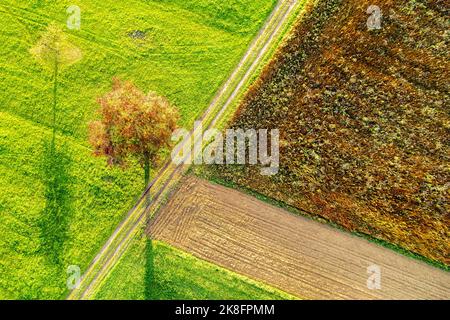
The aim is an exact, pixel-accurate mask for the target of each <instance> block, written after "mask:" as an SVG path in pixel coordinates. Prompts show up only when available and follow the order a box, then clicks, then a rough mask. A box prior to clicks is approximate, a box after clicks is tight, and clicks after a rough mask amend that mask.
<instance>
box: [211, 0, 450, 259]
mask: <svg viewBox="0 0 450 320" xmlns="http://www.w3.org/2000/svg"><path fill="white" fill-rule="evenodd" d="M372 4H373V1H369V0H348V1H340V0H322V1H319V2H318V3H317V4H316V5H315V7H314V9H312V10H310V12H309V13H308V15H307V16H306V17H305V18H304V19H303V20H302V21H301V22H300V23H299V24H298V25H297V26H296V27H295V30H294V31H293V34H292V35H291V37H290V38H289V40H288V41H287V43H286V44H285V45H284V46H283V48H281V49H280V51H279V52H278V54H277V57H276V58H275V59H274V60H273V61H272V62H271V64H270V65H269V66H268V67H267V68H266V69H265V71H264V74H263V75H262V77H261V78H260V79H259V80H258V81H257V82H256V83H255V84H254V85H253V87H252V88H251V89H250V90H249V92H248V93H247V95H246V97H245V99H244V102H243V104H242V105H241V107H240V109H239V111H238V112H237V113H236V115H235V117H234V119H233V120H232V123H231V127H233V128H243V129H245V128H268V129H271V128H279V129H280V172H279V174H278V175H276V176H273V177H267V176H261V175H260V174H258V171H257V170H259V168H256V167H249V166H246V167H244V166H217V167H214V169H213V170H214V174H216V175H218V176H219V177H221V178H225V179H227V180H229V181H232V182H234V183H237V184H238V185H241V186H244V187H247V188H250V189H253V190H256V191H257V192H260V193H262V194H264V195H267V196H269V197H271V198H274V199H277V200H280V201H283V202H285V203H287V204H289V205H292V206H294V207H296V208H299V209H301V210H305V211H308V212H311V213H313V214H317V215H320V216H322V217H325V218H327V219H329V220H331V221H333V222H335V223H338V224H339V225H341V226H344V227H345V228H347V229H349V230H351V231H357V232H361V233H365V234H369V235H371V236H373V237H375V238H378V239H381V240H385V241H388V242H391V243H393V244H396V245H399V246H401V247H403V248H405V249H407V250H410V251H412V252H414V253H417V254H419V255H422V256H424V257H427V258H429V259H432V260H435V261H439V262H442V263H444V264H446V265H449V264H450V201H449V196H450V194H449V186H450V184H449V181H450V161H449V158H450V144H449V141H450V113H449V105H450V95H449V91H450V90H449V86H450V84H449V81H448V79H449V78H450V61H449V59H448V52H449V45H448V41H449V32H448V30H449V24H450V22H449V20H448V12H449V9H450V4H449V3H448V2H444V1H431V0H430V1H426V0H415V1H413V0H411V1H391V0H380V1H378V3H377V5H378V6H379V7H380V8H381V10H382V14H383V16H382V20H381V29H379V30H368V28H367V19H368V17H369V15H368V14H367V12H366V10H367V8H368V7H369V6H370V5H372Z"/></svg>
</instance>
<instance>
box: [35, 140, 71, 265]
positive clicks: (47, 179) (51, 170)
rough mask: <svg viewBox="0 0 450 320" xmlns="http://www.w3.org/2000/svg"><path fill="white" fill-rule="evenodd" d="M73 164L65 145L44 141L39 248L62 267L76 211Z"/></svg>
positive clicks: (50, 260) (53, 263) (52, 262)
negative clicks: (74, 205)
mask: <svg viewBox="0 0 450 320" xmlns="http://www.w3.org/2000/svg"><path fill="white" fill-rule="evenodd" d="M71 164H72V159H71V157H70V156H69V153H68V148H67V146H66V145H61V146H60V147H56V146H55V144H54V142H53V141H52V142H44V151H43V153H42V159H41V163H40V165H41V168H40V169H41V175H42V182H43V184H44V188H45V190H44V197H45V207H44V209H43V211H42V215H41V219H40V221H39V229H40V250H41V253H42V254H43V255H44V256H45V257H46V259H47V261H48V263H50V264H52V265H55V266H60V267H61V268H62V266H63V261H62V258H63V253H64V247H65V242H66V240H67V236H68V235H67V233H68V224H69V221H70V218H71V216H72V212H73V208H72V196H71V194H70V181H71V179H70V178H71V177H70V174H69V170H70V167H71Z"/></svg>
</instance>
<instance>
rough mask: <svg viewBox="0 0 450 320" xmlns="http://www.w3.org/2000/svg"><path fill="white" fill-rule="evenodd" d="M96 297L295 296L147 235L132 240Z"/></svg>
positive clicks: (204, 297) (139, 298) (215, 298)
mask: <svg viewBox="0 0 450 320" xmlns="http://www.w3.org/2000/svg"><path fill="white" fill-rule="evenodd" d="M152 243H153V245H152ZM95 298H96V299H114V300H121V299H127V300H128V299H132V300H145V299H151V300H161V299H162V300H168V299H169V300H170V299H187V300H200V299H209V300H217V299H231V300H240V299H255V300H274V299H294V297H292V296H290V295H288V294H286V293H283V292H281V291H278V290H276V289H273V288H271V287H269V286H266V285H264V284H261V283H258V282H256V281H253V280H251V279H248V278H246V277H244V276H240V275H237V274H235V273H233V272H230V271H228V270H225V269H223V268H221V267H218V266H216V265H214V264H211V263H209V262H206V261H203V260H200V259H197V258H195V257H194V256H192V255H190V254H187V253H184V252H182V251H180V250H178V249H176V248H173V247H171V246H169V245H167V244H164V243H161V242H157V241H150V240H147V239H146V238H145V237H141V238H139V239H135V240H134V241H133V242H132V244H131V247H130V248H129V249H128V250H127V252H126V253H125V255H124V256H123V257H122V258H121V260H120V261H119V263H118V264H117V265H116V267H115V268H114V269H113V270H112V272H111V273H110V274H109V276H108V278H107V279H106V280H105V281H104V283H103V285H102V286H101V287H100V289H99V290H98V292H97V293H96V295H95Z"/></svg>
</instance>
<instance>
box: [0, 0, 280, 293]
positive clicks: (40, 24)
mask: <svg viewBox="0 0 450 320" xmlns="http://www.w3.org/2000/svg"><path fill="white" fill-rule="evenodd" d="M8 3H9V4H5V3H2V4H0V15H1V19H0V41H1V43H2V45H1V46H0V79H1V83H2V93H1V94H0V179H1V180H0V235H1V236H0V299H61V298H64V297H65V295H66V294H67V293H68V290H67V287H66V279H67V273H66V269H67V267H68V266H69V265H77V266H79V267H80V268H81V271H82V272H83V271H84V270H85V269H86V267H87V266H88V264H89V262H90V261H91V260H92V259H93V258H94V256H95V254H96V252H98V250H99V249H100V248H101V246H102V245H103V244H104V242H105V241H106V240H107V238H108V237H109V235H110V234H111V233H112V231H113V230H114V228H115V227H116V226H117V224H118V223H119V222H120V221H121V219H122V218H123V217H124V215H125V214H126V213H127V211H128V210H129V209H130V208H131V207H132V206H133V203H134V201H135V199H136V198H137V197H138V196H139V194H140V193H141V191H142V188H143V178H142V172H141V169H140V168H139V166H138V165H133V164H132V165H130V166H129V167H128V168H126V169H125V170H122V169H119V168H109V167H107V166H106V161H105V160H104V159H101V158H94V157H93V156H92V152H91V149H90V147H89V144H88V142H87V126H88V123H89V121H91V120H93V119H95V117H96V113H95V112H96V109H97V108H98V106H97V104H96V99H97V98H98V97H99V96H101V95H102V94H104V93H105V92H107V91H108V90H110V88H111V80H112V78H113V77H115V76H118V77H120V78H122V79H124V80H131V81H133V82H134V83H135V84H136V85H137V86H138V87H139V88H141V89H142V90H144V91H148V90H152V91H156V92H157V93H159V94H161V95H164V96H166V97H167V98H168V99H169V100H170V101H171V102H172V103H173V104H175V105H176V106H177V107H178V109H179V111H180V114H181V121H180V125H181V126H189V125H191V124H192V123H193V121H194V120H195V119H196V118H197V117H198V116H199V115H200V114H201V113H202V111H203V110H204V109H205V108H206V107H207V106H208V104H209V102H210V101H211V99H212V97H213V96H214V94H215V92H216V91H217V90H218V88H219V87H220V85H221V84H222V83H223V82H224V80H225V79H226V78H227V76H228V75H229V74H230V73H231V71H232V70H233V68H234V67H235V65H236V64H237V63H238V61H239V60H240V58H241V56H242V55H243V53H244V52H245V50H246V48H247V47H248V45H249V44H250V42H251V40H252V39H253V37H254V36H255V35H256V33H257V32H258V30H259V28H260V27H261V26H262V24H263V22H264V20H265V19H266V17H267V16H268V14H269V13H270V11H271V10H272V8H273V7H274V5H275V1H274V0H239V1H237V0H230V1H218V0H153V1H149V0H147V1H145V0H140V1H138V0H130V1H126V3H125V2H124V1H114V0H104V1H94V0H89V1H88V0H84V1H79V0H70V1H63V0H33V1H32V0H26V1H25V0H10V1H8ZM70 5H78V6H79V7H80V8H81V29H80V30H69V29H67V28H65V25H66V20H67V18H68V16H69V14H68V13H67V12H66V9H67V7H68V6H70ZM52 22H54V23H56V24H57V25H60V26H61V27H64V30H65V31H66V33H67V35H68V37H69V40H70V42H71V43H72V44H73V45H75V46H77V47H78V48H79V49H80V50H81V51H82V59H81V60H80V61H79V62H77V63H76V64H74V65H72V66H70V67H69V68H67V69H65V70H64V71H63V73H61V74H60V77H59V88H58V105H57V115H56V132H57V136H56V145H57V149H58V152H60V153H61V154H62V155H63V156H62V158H61V159H60V160H61V163H59V164H58V165H55V163H53V162H50V163H49V161H48V148H46V143H48V141H49V140H50V139H51V135H52V90H53V83H52V75H51V74H50V73H49V72H47V71H45V70H44V69H42V67H41V66H40V65H39V64H38V63H37V62H36V61H35V59H34V58H33V56H32V55H31V54H30V53H29V50H30V48H32V47H33V46H34V44H35V43H36V42H37V41H38V40H39V38H40V36H41V35H42V34H43V33H44V32H45V29H46V27H47V26H48V25H49V24H50V23H52ZM135 35H139V36H135ZM49 166H50V167H52V166H55V168H56V169H57V170H59V171H60V173H61V176H63V177H64V181H63V182H64V183H63V184H64V186H63V188H64V190H63V191H64V194H65V196H64V198H63V199H62V200H61V201H62V203H61V205H62V208H64V210H65V212H66V211H67V215H66V217H65V221H64V224H65V228H64V230H65V234H64V237H63V238H62V239H63V241H62V242H63V243H61V248H59V249H58V250H61V254H60V260H59V261H58V263H54V261H52V260H50V259H49V257H48V255H47V254H46V251H45V250H43V241H44V240H43V238H45V232H44V231H43V230H47V229H46V225H45V221H46V219H45V218H46V216H45V214H46V207H47V206H48V203H47V204H46V190H47V189H46V186H47V185H48V184H49V183H51V181H50V182H49V181H48V180H49V179H48V177H46V172H47V171H46V168H48V167H49ZM56 169H55V170H56ZM155 252H157V256H158V257H159V258H158V259H160V260H161V261H163V263H162V264H161V266H166V264H165V263H168V264H169V265H170V264H171V263H173V264H172V267H174V266H175V264H177V265H183V259H182V258H183V257H184V255H183V254H181V253H179V252H178V251H174V250H172V249H170V248H168V247H165V246H162V245H161V246H158V247H157V249H156V250H155ZM166 254H167V255H168V257H167V259H166V258H165V255H166ZM186 259H187V263H188V265H186V266H185V267H186V268H185V269H183V270H184V271H183V272H184V273H183V274H182V275H179V274H177V276H179V277H178V278H177V279H179V280H180V281H181V280H182V281H185V279H186V277H187V275H188V274H191V273H192V275H193V277H192V278H190V279H191V280H190V281H191V285H190V288H192V289H189V288H187V287H185V288H183V287H182V286H181V287H179V288H178V287H177V288H175V289H173V290H174V291H173V292H172V291H169V292H167V293H164V292H162V291H161V292H160V293H159V294H155V295H153V296H149V297H151V298H171V297H185V298H200V297H206V296H209V295H210V294H218V293H212V291H211V290H212V288H215V287H214V286H216V285H219V284H220V282H218V280H217V278H218V277H217V276H215V275H214V273H211V285H209V283H208V281H209V278H210V277H209V275H208V273H204V270H205V269H204V265H203V264H201V263H200V262H195V259H194V258H192V257H187V258H186ZM207 268H213V266H208V267H207ZM162 269H165V268H164V267H163V268H162ZM168 270H170V268H168ZM167 272H169V271H167ZM174 272H175V271H174ZM180 272H181V271H180ZM218 272H219V271H218ZM222 272H224V271H220V272H219V273H222ZM168 275H169V273H165V271H164V272H163V273H162V274H161V275H159V276H158V277H160V278H159V279H160V281H161V283H165V281H168V280H167V279H168V278H165V277H168ZM200 275H202V276H201V277H200ZM221 276H222V274H221ZM227 276H229V277H236V276H233V275H230V274H229V273H227ZM111 277H113V276H111ZM164 279H166V280H164ZM220 281H222V280H220ZM239 281H242V280H239ZM200 282H201V283H202V284H200ZM161 283H160V284H161ZM243 283H244V282H243ZM117 285H119V284H117ZM220 285H221V284H220ZM186 286H187V284H186ZM245 286H250V287H251V289H242V288H243V287H245ZM163 287H164V285H163V284H161V285H160V286H159V287H158V288H163ZM250 287H249V288H250ZM130 288H132V287H130ZM127 290H128V291H127V292H125V293H124V294H126V297H142V292H140V291H139V292H132V290H133V289H127ZM130 290H131V291H130ZM189 290H191V291H189ZM192 290H193V291H192ZM227 290H229V291H227V292H228V293H227V294H225V295H224V296H220V298H226V297H236V298H252V297H266V296H265V295H264V294H265V293H264V294H263V293H261V292H260V291H258V290H259V289H255V288H254V285H248V284H240V285H238V286H236V287H233V286H231V287H227ZM112 291H114V290H109V291H108V292H107V290H106V289H105V291H104V292H103V293H101V292H100V293H99V297H102V298H108V297H115V296H114V292H112ZM188 291H189V292H188ZM219 292H220V291H219ZM211 297H214V296H211ZM217 298H219V296H217Z"/></svg>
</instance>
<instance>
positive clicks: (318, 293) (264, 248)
mask: <svg viewBox="0 0 450 320" xmlns="http://www.w3.org/2000/svg"><path fill="white" fill-rule="evenodd" d="M147 231H148V233H149V234H151V236H152V237H153V238H156V239H158V240H162V241H165V242H168V243H170V244H172V245H174V246H176V247H179V248H181V249H184V250H186V251H188V252H191V253H193V254H194V255H195V256H197V257H199V258H202V259H205V260H208V261H210V262H213V263H215V264H218V265H220V266H223V267H225V268H228V269H231V270H233V271H236V272H238V273H241V274H244V275H246V276H249V277H251V278H254V279H256V280H259V281H263V282H265V283H268V284H270V285H272V286H274V287H277V288H280V289H282V290H284V291H286V292H289V293H291V294H294V295H296V296H298V297H301V298H307V299H430V298H435V299H450V273H448V272H445V271H442V270H439V269H436V268H433V267H431V266H429V265H427V264H424V263H422V262H419V261H416V260H413V259H411V258H408V257H405V256H402V255H400V254H397V253H396V252H393V251H391V250H388V249H386V248H383V247H380V246H378V245H376V244H373V243H370V242H368V241H367V240H365V239H362V238H359V237H355V236H352V235H350V234H347V233H344V232H341V231H339V230H337V229H334V228H332V227H330V226H327V225H324V224H321V223H319V222H316V221H312V220H310V219H307V218H304V217H300V216H295V215H292V214H290V213H288V212H287V211H285V210H282V209H280V208H277V207H273V206H271V205H268V204H266V203H264V202H261V201H259V200H257V199H255V198H253V197H250V196H248V195H246V194H243V193H241V192H238V191H236V190H232V189H228V188H225V187H222V186H218V185H214V184H211V183H208V182H206V181H203V180H199V179H197V178H192V177H190V178H188V179H186V181H184V183H183V184H182V186H181V187H180V189H179V190H178V191H177V192H176V193H175V195H174V196H173V197H172V199H171V200H170V201H169V203H168V204H167V205H166V206H165V207H164V208H163V209H162V210H161V212H160V213H159V215H158V216H157V217H156V219H155V220H154V221H153V222H152V223H151V224H150V226H149V227H148V230H147ZM371 265H378V266H380V268H381V289H379V290H369V289H368V288H367V279H368V277H369V274H368V273H367V268H368V267H369V266H371Z"/></svg>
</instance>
